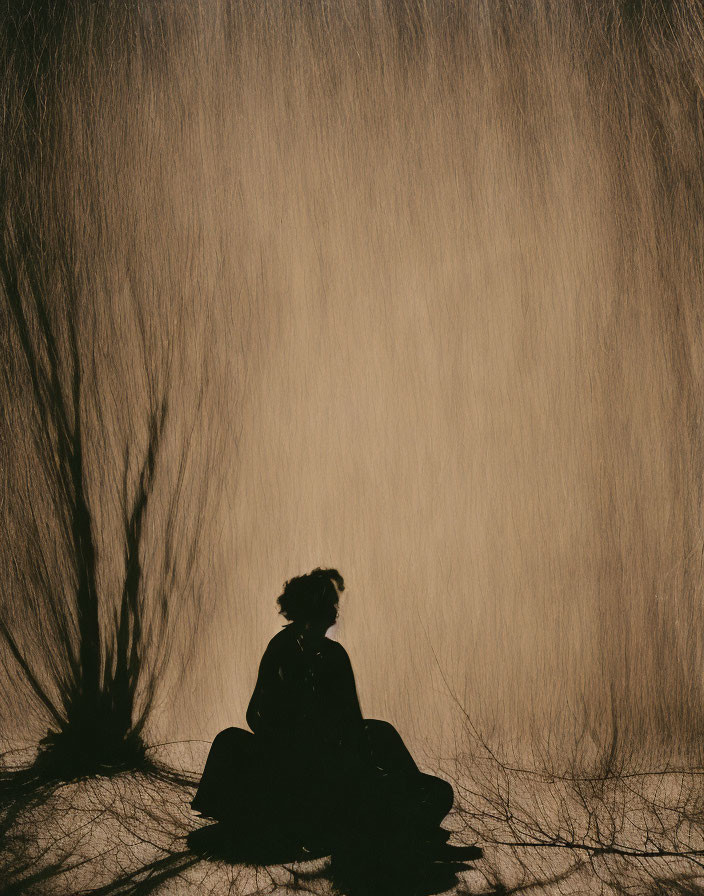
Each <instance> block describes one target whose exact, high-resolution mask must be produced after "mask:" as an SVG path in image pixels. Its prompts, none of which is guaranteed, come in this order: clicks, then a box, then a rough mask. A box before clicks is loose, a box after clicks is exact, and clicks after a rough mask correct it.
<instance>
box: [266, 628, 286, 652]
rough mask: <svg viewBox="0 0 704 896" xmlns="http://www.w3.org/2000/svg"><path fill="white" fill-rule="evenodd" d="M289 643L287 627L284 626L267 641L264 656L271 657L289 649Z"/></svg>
mask: <svg viewBox="0 0 704 896" xmlns="http://www.w3.org/2000/svg"><path fill="white" fill-rule="evenodd" d="M290 643H291V632H290V630H289V626H284V628H282V629H281V631H280V632H277V633H276V634H275V635H274V637H273V638H272V639H271V641H269V643H268V644H267V645H266V650H265V651H264V656H267V655H269V656H272V655H276V654H279V653H281V652H282V651H285V650H287V649H288V648H289V645H290Z"/></svg>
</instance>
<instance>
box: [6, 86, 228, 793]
mask: <svg viewBox="0 0 704 896" xmlns="http://www.w3.org/2000/svg"><path fill="white" fill-rule="evenodd" d="M7 80H11V79H6V81H7ZM19 93H20V91H19V90H18V89H17V85H15V96H17V95H18V94H19ZM40 94H41V91H36V90H35V91H34V93H33V97H32V110H31V115H30V119H31V120H29V121H27V115H28V113H27V110H26V108H25V105H24V103H23V102H22V100H20V101H19V102H17V101H16V102H15V104H14V106H13V105H12V103H11V102H8V101H7V96H6V97H5V98H4V99H5V107H4V111H5V116H6V120H8V121H9V123H10V125H11V126H12V127H10V133H11V134H12V136H13V138H14V140H12V141H10V145H9V148H8V145H6V146H5V148H4V149H3V152H2V157H1V158H0V321H1V322H2V327H1V329H0V333H1V337H0V339H1V341H0V370H1V371H2V373H1V376H2V380H0V382H2V388H3V393H4V394H3V400H2V402H1V404H2V405H3V412H2V414H1V415H0V433H1V434H2V442H1V443H0V451H1V452H2V457H3V462H4V463H3V466H4V468H5V475H4V491H3V500H2V502H0V507H1V509H2V512H3V522H4V531H3V537H2V539H0V563H1V565H2V569H3V572H4V578H5V583H4V585H5V587H4V590H3V593H2V596H1V597H0V644H2V650H1V652H0V658H1V659H2V661H3V668H4V671H5V674H6V675H7V676H8V677H9V679H10V680H11V681H13V683H14V682H17V681H21V682H22V683H23V685H24V693H25V694H28V695H29V698H30V699H29V705H30V706H32V707H33V708H34V710H35V712H38V715H39V717H40V718H41V719H43V720H44V723H45V724H46V722H48V730H46V735H45V736H44V737H43V739H42V740H41V748H40V751H39V761H40V763H42V764H43V765H44V766H45V767H46V768H47V770H51V774H56V775H58V776H59V777H72V776H75V775H82V774H87V773H90V772H93V771H96V770H99V769H102V770H105V769H109V768H112V769H114V768H120V767H124V766H130V765H134V764H139V763H142V762H143V761H144V757H145V752H144V739H143V733H144V727H145V724H146V722H147V719H148V717H149V714H150V711H151V709H152V706H153V703H154V699H155V694H156V686H157V682H159V680H160V678H161V677H162V676H163V671H164V664H165V662H166V659H167V657H168V655H169V651H170V649H171V640H170V624H169V619H170V615H171V613H170V611H171V609H172V608H173V605H174V603H176V602H177V601H178V600H190V601H191V603H190V608H191V609H190V612H191V613H193V614H195V613H196V610H197V603H198V601H197V595H196V592H197V591H198V582H197V581H196V578H197V573H196V567H197V558H198V548H199V545H200V540H201V538H202V532H203V528H204V527H203V517H204V514H205V511H206V508H207V507H208V506H209V502H210V500H211V498H212V497H213V495H215V494H216V492H217V489H218V481H219V480H218V476H217V470H216V469H215V468H211V469H209V470H208V471H207V475H205V471H203V470H198V469H197V468H195V465H196V464H197V463H198V461H199V460H202V459H203V457H202V446H203V443H204V439H203V438H202V437H201V438H199V437H198V431H199V430H198V427H199V426H207V427H208V433H207V439H205V442H207V443H208V444H209V445H211V446H212V448H213V450H214V451H215V452H217V454H216V455H215V456H222V455H224V453H225V452H224V446H223V445H220V444H218V440H219V439H220V437H221V435H222V432H223V427H222V426H221V425H220V423H219V421H218V419H211V420H207V421H206V422H204V418H203V413H204V397H205V394H206V379H207V377H206V372H205V365H206V364H207V362H208V358H207V353H203V354H202V355H201V357H200V358H199V359H197V363H196V366H195V367H194V368H191V369H188V371H186V372H184V365H185V364H188V363H189V361H186V360H184V357H185V352H184V345H185V343H186V341H187V340H189V339H190V340H193V339H194V336H193V334H192V333H189V332H187V327H186V325H185V324H184V323H183V321H182V320H181V318H180V317H179V314H180V309H181V310H182V309H183V307H184V302H185V301H190V300H191V299H190V297H188V296H187V297H185V298H184V297H179V296H177V297H175V298H174V301H173V309H174V310H173V315H171V316H166V318H165V319H164V317H163V315H162V314H161V312H160V310H159V309H163V302H162V303H161V304H159V303H155V302H154V297H153V296H151V295H150V294H149V293H148V292H147V291H146V290H145V288H144V285H143V283H140V282H138V280H137V278H135V276H133V274H134V272H130V271H129V260H126V262H125V264H126V267H127V268H128V271H127V275H126V277H127V280H128V282H129V287H130V288H129V289H128V290H127V292H126V295H125V296H124V297H122V296H120V297H119V298H115V297H114V296H113V297H108V298H107V299H106V298H105V290H104V287H103V288H102V290H101V288H100V287H99V285H98V284H97V281H98V280H99V276H100V275H99V273H98V272H96V271H95V270H94V269H93V267H91V263H90V262H89V261H88V259H87V257H86V255H87V254H88V252H89V251H90V248H91V247H92V245H93V244H92V243H91V241H90V240H89V239H86V236H85V234H82V233H79V232H78V233H77V231H78V230H80V227H82V226H83V227H85V226H86V225H85V224H84V223H82V222H81V221H80V220H76V219H77V218H78V217H79V216H74V217H72V215H71V213H70V212H71V210H70V209H66V208H65V207H64V204H65V201H66V193H67V188H66V184H65V183H62V184H61V185H60V186H59V187H57V185H56V173H55V172H56V168H57V163H56V159H57V158H59V157H60V153H63V154H64V156H65V155H66V151H67V149H66V147H65V146H64V147H62V149H61V150H60V151H59V150H58V149H56V146H57V145H58V144H59V143H60V137H59V136H58V133H59V128H57V127H56V118H57V116H56V114H55V112H52V111H51V109H49V111H46V109H44V107H43V106H42V102H41V101H38V100H37V96H38V95H40ZM42 109H44V111H41V110H42ZM37 110H40V111H39V112H38V111H37ZM37 116H39V118H38V117H37ZM41 116H44V118H41ZM40 119H41V120H40ZM13 128H14V129H13ZM30 132H31V139H29V138H27V134H28V133H30ZM96 219H99V214H98V215H96ZM79 247H80V248H79ZM86 247H88V249H86ZM88 270H90V272H91V273H90V275H89V274H88V273H87V272H88ZM198 302H199V303H201V305H202V307H199V313H202V314H204V315H205V317H206V318H207V314H208V303H207V299H202V298H201V297H198ZM155 309H156V310H155ZM117 318H119V320H118V319H117ZM105 321H108V323H107V324H105ZM101 325H102V326H103V329H102V330H101ZM205 329H206V330H207V327H206V328H205ZM106 330H107V332H108V334H109V337H110V339H111V340H112V342H113V343H115V344H116V345H117V348H115V347H114V346H113V349H114V351H113V352H112V355H111V356H110V357H108V356H107V355H106V353H105V351H104V350H103V347H102V346H101V344H100V340H101V338H102V339H103V340H104V339H105V332H106ZM99 334H100V335H99ZM125 334H127V335H125ZM121 340H123V343H124V344H122V343H121ZM120 352H121V353H122V356H123V357H121V358H120V363H119V370H117V369H114V367H115V357H116V356H117V357H119V356H120ZM189 358H191V360H192V356H189ZM110 365H113V367H112V368H111V366H110ZM175 371H176V376H175V375H174V372H175ZM120 376H122V377H123V378H127V379H128V380H129V381H130V385H129V388H128V387H127V386H125V390H124V395H121V394H116V393H118V390H119V388H120V385H121V384H120V383H119V382H117V380H119V377H120ZM186 379H188V381H189V386H191V387H192V388H191V389H190V391H189V396H190V399H191V400H190V403H189V404H188V407H187V409H186V413H183V408H181V411H180V417H179V412H177V414H175V415H174V413H173V406H174V402H173V401H172V397H173V392H174V390H175V389H181V388H182V387H183V383H184V381H185V380H186ZM135 396H136V397H135ZM180 400H181V396H177V399H176V402H175V404H176V407H177V408H179V407H180V405H179V401H180ZM116 418H117V419H116ZM167 442H168V450H167V449H166V448H165V446H166V443H167ZM120 443H121V444H122V447H119V444H120ZM96 444H97V445H105V446H108V447H105V448H104V449H103V450H102V451H101V450H96V447H95V446H96ZM199 451H201V455H200V456H198V452H199ZM157 491H158V497H157V498H155V492H157ZM115 506H116V507H117V509H116V510H115ZM106 508H111V509H110V510H108V509H106ZM111 513H112V516H110V514H111ZM118 517H119V523H117V522H116V520H117V518H118ZM116 528H119V533H118V532H117V531H116ZM148 528H149V529H150V531H151V533H152V534H151V537H148V536H147V534H146V532H147V529H148ZM116 536H117V537H120V539H121V542H122V548H121V553H122V564H121V565H122V570H121V572H120V574H119V582H118V584H117V586H116V584H115V581H114V580H113V581H110V577H109V576H108V575H107V574H104V575H101V571H100V563H99V554H100V550H101V547H103V546H104V544H105V542H110V541H113V542H114V539H115V537H116ZM111 551H112V553H113V554H114V553H115V548H114V545H113V546H112V547H111ZM145 563H147V564H148V565H149V567H150V570H151V571H152V572H153V573H154V574H153V575H150V576H147V575H145ZM155 570H156V572H155ZM189 622H190V625H189V628H190V629H191V635H193V634H194V631H195V624H196V622H197V619H196V616H195V615H194V616H193V618H191V619H190V620H189ZM20 706H24V704H22V703H21V701H20V702H19V703H16V704H15V705H14V706H10V707H9V709H10V712H11V713H13V712H15V713H16V712H17V709H18V707H20Z"/></svg>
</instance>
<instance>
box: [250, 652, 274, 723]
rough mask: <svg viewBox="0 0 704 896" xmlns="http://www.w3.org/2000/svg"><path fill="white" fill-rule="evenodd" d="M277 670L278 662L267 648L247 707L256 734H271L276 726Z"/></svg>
mask: <svg viewBox="0 0 704 896" xmlns="http://www.w3.org/2000/svg"><path fill="white" fill-rule="evenodd" d="M276 670H277V666H276V663H275V661H274V659H273V657H272V655H271V651H270V650H269V648H267V649H266V650H265V651H264V656H263V657H262V661H261V663H260V664H259V674H258V675H257V683H256V685H255V686H254V692H253V693H252V698H251V700H250V701H249V706H248V707H247V724H248V725H249V727H250V728H251V729H252V731H253V732H254V733H255V734H270V733H273V731H274V728H275V727H276V726H275V719H276V703H277V701H276Z"/></svg>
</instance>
